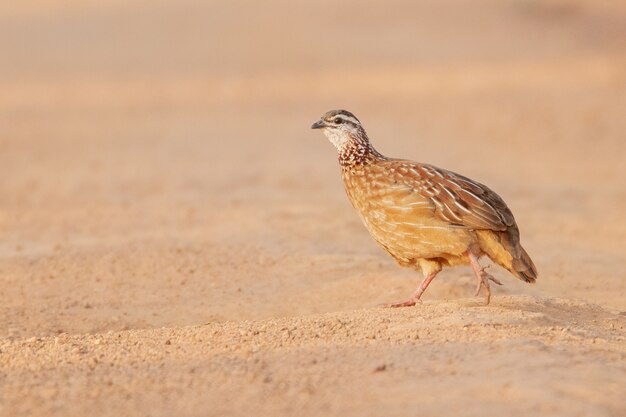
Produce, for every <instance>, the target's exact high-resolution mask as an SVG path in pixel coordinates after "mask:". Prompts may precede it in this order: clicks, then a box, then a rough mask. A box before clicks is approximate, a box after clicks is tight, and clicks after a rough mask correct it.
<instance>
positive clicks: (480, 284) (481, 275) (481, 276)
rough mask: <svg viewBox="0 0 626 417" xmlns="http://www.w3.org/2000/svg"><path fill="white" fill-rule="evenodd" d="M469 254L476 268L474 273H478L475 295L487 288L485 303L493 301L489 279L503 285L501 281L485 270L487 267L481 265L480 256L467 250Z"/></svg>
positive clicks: (471, 262) (473, 267) (473, 266)
mask: <svg viewBox="0 0 626 417" xmlns="http://www.w3.org/2000/svg"><path fill="white" fill-rule="evenodd" d="M467 256H468V257H469V260H470V264H471V265H472V269H473V270H474V274H475V275H476V280H477V283H476V293H475V294H474V295H475V296H476V295H478V294H480V289H481V288H484V289H485V305H487V304H489V301H491V287H490V286H489V281H493V282H495V283H496V284H498V285H502V283H501V282H500V281H498V280H497V279H495V278H494V277H493V276H491V275H490V274H488V273H487V272H485V267H482V266H480V263H478V257H477V256H476V255H474V254H473V253H472V252H470V251H467Z"/></svg>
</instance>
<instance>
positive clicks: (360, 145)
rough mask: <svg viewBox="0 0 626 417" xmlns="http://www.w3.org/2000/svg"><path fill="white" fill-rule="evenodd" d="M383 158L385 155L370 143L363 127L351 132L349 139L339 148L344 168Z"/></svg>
mask: <svg viewBox="0 0 626 417" xmlns="http://www.w3.org/2000/svg"><path fill="white" fill-rule="evenodd" d="M381 159H385V157H384V156H383V155H382V154H381V153H380V152H378V151H377V150H376V149H374V147H373V146H372V145H371V144H370V141H369V139H368V137H367V134H366V133H365V130H363V129H362V128H361V129H359V130H358V131H357V132H356V133H350V134H349V139H348V140H347V141H345V142H344V143H343V146H342V147H341V148H340V149H339V164H340V165H341V168H342V169H350V168H351V167H356V166H359V165H366V164H368V163H371V162H374V161H378V160H381Z"/></svg>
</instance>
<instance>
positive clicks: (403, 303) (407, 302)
mask: <svg viewBox="0 0 626 417" xmlns="http://www.w3.org/2000/svg"><path fill="white" fill-rule="evenodd" d="M421 302H422V300H420V299H419V298H415V297H411V298H409V299H408V300H404V301H399V302H397V303H388V304H383V307H385V308H398V307H413V306H414V305H415V304H417V303H421Z"/></svg>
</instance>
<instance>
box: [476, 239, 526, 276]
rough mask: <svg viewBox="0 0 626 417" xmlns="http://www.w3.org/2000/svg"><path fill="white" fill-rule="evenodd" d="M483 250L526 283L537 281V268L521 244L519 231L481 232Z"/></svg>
mask: <svg viewBox="0 0 626 417" xmlns="http://www.w3.org/2000/svg"><path fill="white" fill-rule="evenodd" d="M478 238H479V242H480V247H481V249H482V250H483V251H484V252H485V253H486V254H487V255H488V256H489V258H491V260H492V261H494V262H495V263H497V264H498V265H500V266H502V267H503V268H506V269H507V270H508V271H509V272H511V273H512V274H513V275H515V276H516V277H518V278H519V279H521V280H522V281H525V282H531V283H532V282H535V281H536V280H537V267H536V266H535V264H534V263H533V261H532V259H530V256H529V255H528V253H527V252H526V250H524V248H523V247H522V245H521V244H520V242H519V231H518V230H517V228H516V227H511V228H509V230H507V231H505V232H493V231H491V230H479V231H478Z"/></svg>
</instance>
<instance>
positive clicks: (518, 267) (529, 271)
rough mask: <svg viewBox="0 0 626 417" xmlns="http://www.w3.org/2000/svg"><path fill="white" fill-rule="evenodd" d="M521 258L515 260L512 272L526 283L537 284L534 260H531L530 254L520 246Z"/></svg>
mask: <svg viewBox="0 0 626 417" xmlns="http://www.w3.org/2000/svg"><path fill="white" fill-rule="evenodd" d="M519 248H520V250H519V255H520V256H519V257H518V258H513V263H512V268H511V269H510V271H511V272H512V273H513V275H515V276H516V277H518V278H519V279H521V280H522V281H526V282H535V281H536V280H537V267H536V266H535V264H534V263H533V260H532V259H530V256H529V255H528V252H526V250H525V249H524V248H523V247H522V246H521V245H520V247H519Z"/></svg>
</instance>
